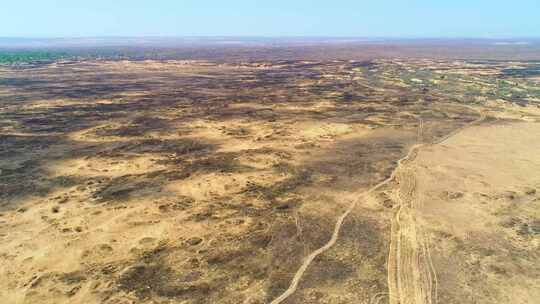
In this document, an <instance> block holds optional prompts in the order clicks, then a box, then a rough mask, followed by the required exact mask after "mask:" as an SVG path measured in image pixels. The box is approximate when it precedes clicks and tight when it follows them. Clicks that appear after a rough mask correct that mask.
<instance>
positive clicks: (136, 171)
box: [0, 59, 540, 304]
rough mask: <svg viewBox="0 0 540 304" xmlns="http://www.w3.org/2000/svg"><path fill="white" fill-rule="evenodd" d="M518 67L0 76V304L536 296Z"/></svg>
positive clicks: (141, 65)
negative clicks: (0, 104)
mask: <svg viewBox="0 0 540 304" xmlns="http://www.w3.org/2000/svg"><path fill="white" fill-rule="evenodd" d="M536 65H537V63H534V62H521V63H519V64H518V63H515V62H514V63H506V62H501V61H497V62H466V61H454V60H451V61H446V60H429V59H421V60H420V59H418V60H399V61H398V60H376V61H370V62H360V61H347V60H339V61H276V62H248V63H243V64H234V63H215V62H199V61H157V60H153V61H90V60H89V61H80V62H70V63H69V64H67V63H62V62H58V63H54V64H43V65H39V64H37V65H35V66H25V67H2V69H0V74H1V75H0V76H1V77H2V78H1V79H0V94H1V98H2V100H1V102H2V107H1V108H0V132H1V133H0V170H1V171H0V277H1V278H2V279H1V280H0V298H1V299H2V300H3V301H4V302H6V303H106V304H117V303H118V304H119V303H144V304H147V303H190V304H195V303H197V304H200V303H228V304H232V303H245V304H261V303H272V302H274V303H278V302H280V303H288V304H291V303H331V304H333V303H351V302H355V303H382V302H393V303H396V299H400V301H401V303H436V302H438V303H475V302H480V303H482V302H484V303H493V302H501V303H504V302H508V303H510V302H509V301H511V299H519V300H520V301H522V302H523V303H533V302H532V301H533V299H535V298H536V297H537V296H538V292H537V291H538V286H537V285H538V281H537V277H538V268H537V266H536V265H538V255H537V253H536V251H537V249H538V220H539V214H538V206H537V202H538V200H537V196H538V194H537V191H540V190H538V187H539V183H538V177H539V175H538V174H537V173H536V172H538V169H539V168H538V157H537V156H536V154H535V153H534V152H535V151H537V150H538V148H539V147H537V146H538V143H537V140H536V137H537V136H536V135H537V134H539V131H540V130H539V129H538V127H537V124H538V123H539V122H540V109H539V108H538V106H537V105H536V104H534V103H533V104H531V100H534V98H538V96H540V93H539V91H538V88H537V87H536V86H534V85H531V82H530V79H531V77H533V76H534V75H532V76H531V75H530V74H531V73H534V71H535V70H536ZM457 131H460V132H459V133H456V132H457ZM447 137H449V138H448V139H446V138H447ZM445 139H446V140H445ZM340 221H341V222H340ZM336 223H337V224H338V225H336ZM398 265H399V267H398ZM394 266H396V267H394ZM398 268H399V269H398ZM509 293H512V294H515V295H516V296H514V297H512V298H510V299H508V298H507V295H508V294H509ZM389 294H390V295H389Z"/></svg>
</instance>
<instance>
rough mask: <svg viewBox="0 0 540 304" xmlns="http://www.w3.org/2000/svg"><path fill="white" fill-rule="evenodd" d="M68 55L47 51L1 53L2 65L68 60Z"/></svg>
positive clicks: (0, 60) (0, 62)
mask: <svg viewBox="0 0 540 304" xmlns="http://www.w3.org/2000/svg"><path fill="white" fill-rule="evenodd" d="M66 57H67V54H66V53H61V52H47V51H11V52H4V51H0V64H16V63H29V62H36V61H49V60H58V59H62V58H66Z"/></svg>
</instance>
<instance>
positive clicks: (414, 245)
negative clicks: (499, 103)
mask: <svg viewBox="0 0 540 304" xmlns="http://www.w3.org/2000/svg"><path fill="white" fill-rule="evenodd" d="M479 115H480V117H479V118H478V119H476V120H474V121H473V122H471V123H469V124H466V125H465V126H463V127H461V128H458V129H456V130H454V131H453V132H451V133H450V134H448V135H446V136H445V137H443V138H441V139H440V140H438V141H436V142H434V143H431V144H418V145H416V146H414V147H413V149H414V150H415V152H414V153H411V155H412V156H413V157H411V158H409V159H407V160H408V163H407V164H404V165H403V166H400V167H398V168H396V170H398V173H397V174H396V183H397V184H398V188H397V189H396V192H395V193H394V198H395V201H396V202H397V203H398V210H397V212H396V214H395V216H394V217H393V218H392V221H391V235H390V245H389V255H388V300H389V303H390V304H409V303H410V304H436V303H437V300H438V299H437V297H438V290H437V289H438V280H437V273H436V271H435V267H434V265H433V261H432V257H431V252H430V246H429V242H428V238H427V234H426V232H425V231H424V230H423V227H422V225H420V224H419V223H418V222H417V220H416V216H415V209H416V207H417V205H418V204H419V203H421V201H422V200H421V196H420V195H421V194H419V193H417V191H416V189H417V187H416V178H415V175H414V172H415V164H413V163H412V161H413V160H414V159H415V157H416V155H417V152H418V149H419V148H421V147H424V146H428V145H436V144H440V143H443V142H444V141H446V140H447V139H449V138H450V137H452V136H454V135H455V134H457V133H459V132H461V131H462V130H464V129H465V128H467V127H469V126H471V125H474V124H477V123H479V122H481V121H483V120H484V119H485V116H484V115H483V114H482V113H480V112H479ZM422 125H423V124H420V127H421V126H422ZM419 134H421V130H420V131H419Z"/></svg>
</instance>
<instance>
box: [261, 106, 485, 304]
mask: <svg viewBox="0 0 540 304" xmlns="http://www.w3.org/2000/svg"><path fill="white" fill-rule="evenodd" d="M483 119H484V116H483V115H481V117H480V118H479V119H477V120H475V121H473V122H471V123H469V124H467V125H466V126H463V127H461V128H459V129H457V130H455V131H453V132H451V133H450V134H448V135H447V136H445V137H444V138H442V139H441V140H439V141H437V142H436V143H433V144H438V143H441V142H443V141H445V140H447V139H448V138H450V137H451V136H453V135H455V134H456V133H458V132H460V131H461V130H463V129H465V128H466V127H468V126H470V125H472V124H476V123H478V122H479V121H481V120H483ZM421 127H423V122H421V123H420V128H421ZM419 132H421V130H420V131H419ZM419 134H421V133H419ZM423 146H424V144H415V145H413V146H412V147H411V148H410V149H409V151H408V152H407V154H406V155H405V156H403V157H402V158H400V159H399V160H398V161H397V166H396V167H395V168H394V170H393V171H392V173H391V174H390V176H389V177H388V178H386V179H385V180H383V181H381V182H380V183H378V184H377V185H375V186H373V187H371V188H370V189H368V190H366V191H364V192H362V193H361V194H360V196H359V198H358V199H356V200H354V201H353V202H351V204H350V205H349V207H348V208H347V209H346V210H345V212H344V213H343V214H342V215H341V216H340V217H339V218H338V220H337V222H336V224H335V226H334V230H333V232H332V236H331V238H330V240H329V241H328V242H327V243H326V244H325V245H323V246H322V247H320V248H318V249H316V250H315V251H313V252H312V253H311V254H309V255H308V256H307V257H306V258H304V261H303V262H302V265H301V266H300V268H299V269H298V270H297V271H296V273H295V275H294V277H293V279H292V280H291V283H290V284H289V287H288V288H287V289H286V290H285V291H284V292H283V293H282V294H281V295H279V296H278V297H277V298H275V299H274V300H272V301H271V302H270V304H280V303H282V302H283V301H285V300H286V299H287V298H289V297H290V296H291V295H292V294H293V293H294V292H295V291H296V290H297V288H298V284H299V283H300V280H301V279H302V276H303V275H304V273H305V272H306V270H307V269H308V267H309V265H310V264H311V263H312V262H313V260H315V258H316V257H317V256H319V255H320V254H322V253H323V252H325V251H327V250H328V249H330V248H331V247H332V246H334V244H335V243H336V242H337V239H338V238H339V232H340V230H341V226H342V225H343V221H344V220H345V219H346V218H347V216H348V215H349V214H350V213H351V211H352V210H353V209H354V207H356V205H357V203H358V202H359V201H360V200H362V199H364V198H365V197H366V196H367V195H369V194H371V193H373V192H375V191H377V190H379V189H380V188H382V187H383V186H385V185H387V184H389V183H390V182H391V181H393V180H395V179H396V176H397V174H398V173H399V172H401V169H402V167H404V165H405V163H406V162H408V161H410V160H413V159H414V158H415V157H416V155H417V154H418V149H419V148H420V147H423ZM413 190H414V188H413ZM400 213H401V208H399V210H398V212H397V215H398V216H397V217H394V219H393V220H392V228H391V229H392V236H391V238H394V237H395V235H399V233H398V234H396V233H394V232H397V231H401V229H399V228H398V227H399V221H397V222H396V223H395V219H396V218H399V214H400ZM396 225H397V226H396ZM410 235H412V234H410ZM397 242H398V244H399V243H400V240H399V238H398V239H397ZM395 244H396V242H392V241H391V243H390V247H391V248H395V249H396V250H397V251H398V252H399V251H400V250H401V249H400V248H401V247H400V246H396V245H395ZM390 256H393V254H391V253H390ZM397 256H401V254H398V255H397ZM392 259H394V258H392ZM390 266H392V268H396V269H398V268H399V267H400V263H396V264H395V265H391V263H390V258H389V267H388V268H389V271H388V276H389V294H388V298H389V299H390V303H396V304H404V303H406V302H399V301H398V302H395V301H396V300H397V299H399V298H400V297H399V296H396V294H400V290H399V288H397V286H393V284H390V283H391V281H394V280H390V277H391V276H392V277H394V276H396V275H395V274H394V273H397V274H400V273H403V272H402V271H401V270H398V271H396V272H394V271H390V269H391V267H390ZM391 272H392V274H391ZM419 276H420V275H419V274H416V277H419ZM397 277H399V275H398V276H397ZM403 279H406V278H402V279H401V282H403V283H404V281H403ZM390 286H393V287H392V288H390ZM422 294H423V292H421V294H420V295H416V296H415V297H418V296H420V297H422ZM379 300H380V299H379ZM419 303H426V302H419ZM427 303H431V302H427Z"/></svg>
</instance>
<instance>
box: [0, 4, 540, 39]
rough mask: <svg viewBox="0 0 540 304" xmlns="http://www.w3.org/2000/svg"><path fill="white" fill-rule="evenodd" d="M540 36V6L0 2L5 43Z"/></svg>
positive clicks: (0, 24)
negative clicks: (40, 40)
mask: <svg viewBox="0 0 540 304" xmlns="http://www.w3.org/2000/svg"><path fill="white" fill-rule="evenodd" d="M96 36H265V37H291V36H318V37H321V36H339V37H388V38H437V37H441V38H467V37H469V38H502V37H504V38H520V37H540V0H513V1H509V0H504V1H503V0H401V1H390V0H375V1H366V0H323V1H317V0H312V1H308V0H266V1H258V0H251V1H249V0H220V1H217V0H214V1H205V0H193V1H190V0H16V1H12V0H0V37H32V38H41V37H96Z"/></svg>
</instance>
